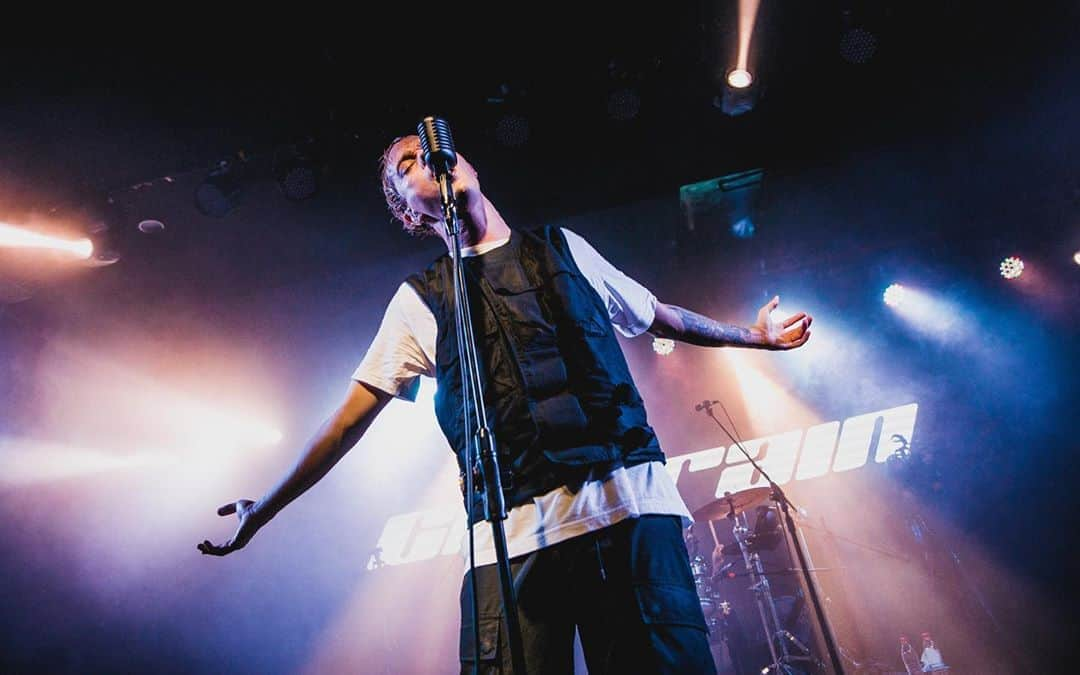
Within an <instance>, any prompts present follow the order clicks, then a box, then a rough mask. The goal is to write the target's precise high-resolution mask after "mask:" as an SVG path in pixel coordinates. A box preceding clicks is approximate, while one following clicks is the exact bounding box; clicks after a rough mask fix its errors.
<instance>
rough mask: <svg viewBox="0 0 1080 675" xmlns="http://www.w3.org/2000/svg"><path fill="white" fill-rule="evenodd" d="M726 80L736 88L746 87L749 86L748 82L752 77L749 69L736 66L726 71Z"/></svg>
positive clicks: (751, 80)
mask: <svg viewBox="0 0 1080 675" xmlns="http://www.w3.org/2000/svg"><path fill="white" fill-rule="evenodd" d="M727 81H728V84H730V85H731V86H733V87H735V88H736V89H746V88H747V87H749V86H750V83H752V82H753V81H754V78H753V76H752V75H750V72H749V71H747V70H743V69H742V68H736V69H735V70H733V71H731V72H730V73H728V76H727Z"/></svg>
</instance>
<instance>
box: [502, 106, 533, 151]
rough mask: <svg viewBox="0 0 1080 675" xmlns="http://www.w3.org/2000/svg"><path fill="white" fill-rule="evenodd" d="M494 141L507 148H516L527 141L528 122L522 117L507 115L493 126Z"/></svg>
mask: <svg viewBox="0 0 1080 675" xmlns="http://www.w3.org/2000/svg"><path fill="white" fill-rule="evenodd" d="M495 139H496V140H497V141H499V144H500V145H503V146H505V147H507V148H518V147H521V146H522V145H525V144H526V143H527V142H528V141H529V120H528V119H526V118H525V117H523V116H522V115H516V114H513V113H508V114H506V115H503V116H502V117H500V118H499V121H498V122H496V124H495Z"/></svg>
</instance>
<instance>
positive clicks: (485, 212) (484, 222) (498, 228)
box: [446, 198, 510, 248]
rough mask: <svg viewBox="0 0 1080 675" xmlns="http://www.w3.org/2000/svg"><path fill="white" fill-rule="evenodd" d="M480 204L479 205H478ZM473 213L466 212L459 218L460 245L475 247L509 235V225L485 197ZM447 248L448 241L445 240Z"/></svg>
mask: <svg viewBox="0 0 1080 675" xmlns="http://www.w3.org/2000/svg"><path fill="white" fill-rule="evenodd" d="M478 206H480V205H478ZM473 211H475V213H472V212H466V213H464V214H462V218H461V234H462V237H461V246H462V247H463V248H464V247H475V246H483V245H484V244H490V243H493V242H496V241H500V240H502V239H506V238H507V237H509V236H510V226H509V225H507V224H506V221H505V220H503V218H502V216H501V215H499V212H498V211H496V210H495V207H494V206H492V204H491V202H489V201H488V200H487V199H486V198H485V199H484V200H483V204H482V207H480V208H477V209H474V210H473ZM446 245H447V247H448V248H449V246H450V241H449V240H447V241H446Z"/></svg>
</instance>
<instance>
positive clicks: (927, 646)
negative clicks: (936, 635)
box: [919, 633, 949, 673]
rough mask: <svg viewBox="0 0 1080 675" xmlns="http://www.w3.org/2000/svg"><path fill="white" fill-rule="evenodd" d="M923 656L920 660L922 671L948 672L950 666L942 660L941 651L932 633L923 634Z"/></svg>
mask: <svg viewBox="0 0 1080 675" xmlns="http://www.w3.org/2000/svg"><path fill="white" fill-rule="evenodd" d="M922 646H923V651H922V657H920V659H919V660H920V662H921V663H922V671H923V672H924V673H947V672H949V667H948V666H947V665H945V662H944V661H942V660H941V652H940V651H939V650H938V648H937V647H936V646H935V645H934V641H933V639H931V637H930V633H923V634H922Z"/></svg>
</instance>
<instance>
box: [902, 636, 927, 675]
mask: <svg viewBox="0 0 1080 675" xmlns="http://www.w3.org/2000/svg"><path fill="white" fill-rule="evenodd" d="M900 660H901V661H902V662H903V663H904V669H905V670H907V674H908V675H919V673H921V672H922V663H920V662H919V657H918V656H917V655H916V654H915V647H913V646H912V645H911V641H910V640H908V639H907V636H906V635H901V636H900Z"/></svg>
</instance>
